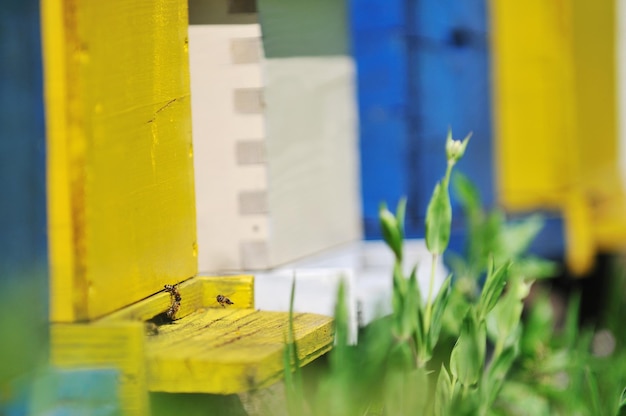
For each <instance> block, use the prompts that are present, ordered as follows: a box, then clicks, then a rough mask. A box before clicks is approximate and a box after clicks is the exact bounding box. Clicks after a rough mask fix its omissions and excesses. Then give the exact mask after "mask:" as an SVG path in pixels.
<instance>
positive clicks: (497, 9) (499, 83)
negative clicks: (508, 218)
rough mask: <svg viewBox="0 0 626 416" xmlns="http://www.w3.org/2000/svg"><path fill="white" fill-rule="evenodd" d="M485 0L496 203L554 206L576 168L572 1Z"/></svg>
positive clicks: (518, 206) (517, 206)
mask: <svg viewBox="0 0 626 416" xmlns="http://www.w3.org/2000/svg"><path fill="white" fill-rule="evenodd" d="M489 4H490V13H489V15H490V19H491V31H492V36H491V40H492V44H491V46H492V65H493V71H492V74H493V78H494V89H493V100H494V104H495V105H494V113H495V117H494V124H495V126H494V127H495V128H494V131H495V136H496V141H495V143H496V149H495V150H496V163H497V170H496V185H497V193H498V197H499V200H500V202H502V203H503V204H504V205H505V207H507V208H509V209H514V210H524V209H535V208H538V207H543V208H550V207H554V208H559V207H561V206H562V200H563V196H564V194H565V193H566V192H567V190H568V188H569V186H570V185H571V183H570V179H571V176H572V175H573V174H574V173H575V170H574V169H575V166H574V165H573V163H574V156H575V155H574V154H572V152H573V151H575V150H576V146H575V145H572V144H573V143H574V140H575V126H574V117H575V114H574V111H575V103H574V99H575V96H574V91H573V82H574V78H573V77H574V73H573V66H572V62H573V58H572V45H571V40H572V23H571V6H570V1H568V0H564V1H549V2H545V1H543V0H528V1H523V2H515V1H513V2H512V1H507V0H491V1H490V3H489Z"/></svg>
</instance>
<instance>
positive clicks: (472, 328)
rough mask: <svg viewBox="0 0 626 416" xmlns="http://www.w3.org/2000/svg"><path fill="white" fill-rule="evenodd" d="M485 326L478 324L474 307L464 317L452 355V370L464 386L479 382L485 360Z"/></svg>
mask: <svg viewBox="0 0 626 416" xmlns="http://www.w3.org/2000/svg"><path fill="white" fill-rule="evenodd" d="M485 342H486V335H485V326H484V324H478V323H477V322H476V317H475V316H474V312H473V311H472V309H470V310H469V311H468V313H467V314H466V315H465V318H463V325H462V326H461V334H460V336H459V339H458V340H457V342H456V344H455V345H454V348H453V349H452V354H451V356H450V370H451V371H452V374H453V375H454V377H455V378H456V379H457V380H459V382H460V383H461V384H463V385H464V386H471V385H474V384H476V382H478V378H479V377H480V375H481V373H482V370H483V364H484V362H485Z"/></svg>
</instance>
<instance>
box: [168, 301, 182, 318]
mask: <svg viewBox="0 0 626 416" xmlns="http://www.w3.org/2000/svg"><path fill="white" fill-rule="evenodd" d="M179 309H180V302H179V301H177V300H175V301H174V302H172V305H171V306H170V307H169V308H168V309H167V311H165V315H167V317H168V318H170V319H171V320H172V321H173V320H174V319H176V312H178V310H179Z"/></svg>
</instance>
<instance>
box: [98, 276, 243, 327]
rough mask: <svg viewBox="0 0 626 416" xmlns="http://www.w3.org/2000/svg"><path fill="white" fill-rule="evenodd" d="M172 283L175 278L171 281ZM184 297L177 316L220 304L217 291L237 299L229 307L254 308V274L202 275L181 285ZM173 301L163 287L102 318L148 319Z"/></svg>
mask: <svg viewBox="0 0 626 416" xmlns="http://www.w3.org/2000/svg"><path fill="white" fill-rule="evenodd" d="M172 283H173V282H172ZM178 291H179V293H180V296H181V297H182V301H181V305H180V310H179V311H178V313H177V314H176V317H177V318H182V317H185V316H187V315H189V314H190V313H192V312H195V311H196V310H198V309H202V308H221V306H220V304H219V303H218V302H217V300H216V297H217V295H224V296H227V297H228V298H229V299H230V300H232V301H233V302H234V305H231V306H229V309H233V308H234V309H242V308H244V309H251V308H254V277H253V276H251V275H240V276H199V277H195V278H193V279H189V280H187V281H185V282H182V283H181V284H179V285H178ZM170 305H171V300H170V295H169V294H168V293H166V292H165V291H164V290H162V291H161V292H160V293H157V294H155V295H153V296H150V297H149V298H147V299H143V300H141V301H140V302H137V303H135V304H133V305H130V306H129V307H127V308H124V309H121V310H119V311H116V312H114V313H112V314H109V315H107V316H106V317H104V318H102V319H101V320H100V321H101V322H108V321H146V320H149V319H151V318H153V317H154V316H155V315H157V314H159V313H162V312H164V311H166V310H167V309H168V308H169V306H170Z"/></svg>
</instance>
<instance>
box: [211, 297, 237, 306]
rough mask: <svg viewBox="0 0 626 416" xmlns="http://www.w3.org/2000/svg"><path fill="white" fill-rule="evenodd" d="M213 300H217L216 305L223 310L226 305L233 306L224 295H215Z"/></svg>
mask: <svg viewBox="0 0 626 416" xmlns="http://www.w3.org/2000/svg"><path fill="white" fill-rule="evenodd" d="M215 299H216V300H217V303H219V304H220V305H222V308H225V307H226V305H234V304H235V303H234V302H233V301H232V300H230V299H228V298H227V297H226V296H224V295H217V297H216V298H215Z"/></svg>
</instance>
